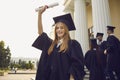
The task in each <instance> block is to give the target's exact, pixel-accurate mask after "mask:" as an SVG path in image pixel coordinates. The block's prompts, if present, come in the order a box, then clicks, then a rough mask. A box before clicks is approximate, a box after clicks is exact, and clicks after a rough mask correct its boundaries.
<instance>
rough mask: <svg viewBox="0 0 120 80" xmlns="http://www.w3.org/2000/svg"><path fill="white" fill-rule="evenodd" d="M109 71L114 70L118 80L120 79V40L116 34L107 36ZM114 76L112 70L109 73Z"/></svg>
mask: <svg viewBox="0 0 120 80" xmlns="http://www.w3.org/2000/svg"><path fill="white" fill-rule="evenodd" d="M107 46H108V48H107V71H114V72H115V74H116V76H117V78H118V80H120V42H119V40H118V39H117V38H116V37H115V36H114V35H110V36H108V38H107ZM108 74H110V75H111V78H113V77H112V72H111V73H110V72H109V73H108Z"/></svg>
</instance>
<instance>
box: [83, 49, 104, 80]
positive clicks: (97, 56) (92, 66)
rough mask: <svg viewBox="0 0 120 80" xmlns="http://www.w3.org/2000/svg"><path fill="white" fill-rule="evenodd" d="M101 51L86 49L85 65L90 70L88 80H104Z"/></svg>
mask: <svg viewBox="0 0 120 80" xmlns="http://www.w3.org/2000/svg"><path fill="white" fill-rule="evenodd" d="M101 55H102V52H101V51H98V50H88V51H87V53H86V54H85V65H86V67H87V69H88V70H89V71H90V77H89V80H105V75H104V69H103V63H102V62H103V60H102V57H103V56H101Z"/></svg>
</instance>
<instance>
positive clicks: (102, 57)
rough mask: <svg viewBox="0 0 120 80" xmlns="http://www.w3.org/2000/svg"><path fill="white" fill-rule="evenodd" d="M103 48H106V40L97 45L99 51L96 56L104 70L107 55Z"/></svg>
mask: <svg viewBox="0 0 120 80" xmlns="http://www.w3.org/2000/svg"><path fill="white" fill-rule="evenodd" d="M105 49H107V41H103V42H102V43H101V44H100V45H98V51H99V55H98V57H99V61H100V64H101V67H102V69H103V70H104V71H105V68H106V63H107V56H106V55H105V54H104V51H105Z"/></svg>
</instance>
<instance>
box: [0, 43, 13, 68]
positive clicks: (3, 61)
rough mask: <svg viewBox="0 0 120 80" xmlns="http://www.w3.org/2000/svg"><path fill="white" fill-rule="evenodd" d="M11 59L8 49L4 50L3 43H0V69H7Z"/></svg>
mask: <svg viewBox="0 0 120 80" xmlns="http://www.w3.org/2000/svg"><path fill="white" fill-rule="evenodd" d="M10 59H11V53H10V49H9V47H7V48H5V43H4V41H0V69H8V66H9V63H10Z"/></svg>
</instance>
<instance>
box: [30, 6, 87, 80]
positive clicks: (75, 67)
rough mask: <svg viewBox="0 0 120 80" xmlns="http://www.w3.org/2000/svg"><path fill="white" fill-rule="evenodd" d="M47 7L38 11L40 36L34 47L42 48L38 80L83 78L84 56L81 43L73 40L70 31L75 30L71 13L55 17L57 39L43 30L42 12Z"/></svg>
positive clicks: (78, 79) (75, 79)
mask: <svg viewBox="0 0 120 80" xmlns="http://www.w3.org/2000/svg"><path fill="white" fill-rule="evenodd" d="M46 9H47V6H43V7H42V9H41V10H40V11H39V12H38V34H39V36H38V38H37V39H36V40H35V41H34V43H33V44H32V46H33V47H35V48H37V49H40V50H42V54H41V57H40V61H39V65H38V70H37V74H36V80H70V79H71V77H73V78H74V79H73V80H83V77H84V75H85V71H84V57H83V52H82V49H81V45H80V43H78V42H77V41H76V40H71V39H70V35H69V31H71V30H75V26H74V23H73V20H72V17H71V15H70V14H69V13H68V14H65V15H61V16H57V17H54V18H53V19H54V21H55V31H54V33H55V39H54V40H52V39H51V38H49V37H48V35H47V34H46V33H45V32H43V26H42V14H43V12H44V11H45V10H46Z"/></svg>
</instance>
